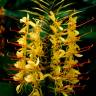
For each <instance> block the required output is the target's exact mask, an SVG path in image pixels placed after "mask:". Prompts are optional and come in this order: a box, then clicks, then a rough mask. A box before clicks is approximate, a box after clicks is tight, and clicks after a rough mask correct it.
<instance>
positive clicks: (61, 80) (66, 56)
mask: <svg viewBox="0 0 96 96" xmlns="http://www.w3.org/2000/svg"><path fill="white" fill-rule="evenodd" d="M49 17H50V19H51V20H52V21H53V24H52V25H50V28H51V30H52V35H50V41H51V43H52V52H51V55H52V57H51V64H50V65H51V68H52V69H53V71H52V72H51V75H52V78H53V79H54V80H55V84H56V92H60V93H63V94H64V96H65V95H66V96H67V94H69V93H70V92H72V91H73V87H74V84H76V83H78V82H79V80H78V75H79V74H80V72H79V70H77V69H75V68H74V66H75V65H76V64H77V63H78V60H76V59H75V56H76V57H82V55H81V54H79V51H80V48H79V46H78V45H77V44H76V42H77V41H78V40H79V37H78V35H79V32H78V31H77V30H76V19H77V17H73V16H72V14H71V15H69V18H68V21H67V28H66V29H63V27H62V20H61V21H60V20H57V19H56V18H55V15H54V13H53V12H50V16H49ZM63 47H64V48H63ZM62 59H63V61H62ZM66 82H67V83H66Z"/></svg>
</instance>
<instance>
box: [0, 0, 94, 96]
mask: <svg viewBox="0 0 96 96" xmlns="http://www.w3.org/2000/svg"><path fill="white" fill-rule="evenodd" d="M32 1H33V0H0V14H1V12H2V11H1V8H3V9H4V10H3V11H4V15H0V18H1V20H2V22H1V21H0V26H1V25H3V27H4V28H5V31H4V32H3V33H2V32H0V43H1V44H3V45H1V44H0V51H2V54H3V55H2V54H1V52H0V54H1V56H0V96H15V95H16V93H15V86H13V85H14V83H13V81H9V80H7V79H8V78H10V77H9V75H8V74H11V73H10V70H9V71H8V68H9V67H10V66H9V65H12V63H13V62H15V61H14V60H13V61H12V60H11V59H10V57H8V56H7V55H8V54H9V55H10V54H11V53H12V52H15V51H14V50H15V49H14V46H13V45H12V44H11V43H8V41H12V40H13V37H14V38H15V36H17V35H18V34H17V32H16V31H18V30H19V29H20V24H19V19H20V18H22V17H24V16H26V12H24V11H20V10H29V11H30V12H31V11H32V10H33V9H32V8H33V7H35V6H38V5H36V4H35V3H34V2H32ZM46 1H48V0H46ZM58 1H61V0H58ZM49 2H51V3H52V0H49ZM67 3H73V5H70V7H67V8H68V9H70V8H72V9H76V10H79V11H81V12H80V13H78V14H77V15H78V26H79V25H82V26H80V27H78V30H79V31H80V35H81V41H80V45H81V47H85V46H89V45H91V44H94V43H95V42H96V12H95V9H96V0H65V3H64V4H67ZM53 9H54V8H53ZM54 10H55V9H54ZM30 12H29V13H30ZM39 13H40V14H41V12H39ZM62 13H63V11H62V12H61V13H60V14H59V15H60V16H59V17H62V15H63V14H62ZM30 14H31V13H30ZM42 14H44V13H42ZM64 15H65V14H64ZM31 16H33V17H35V15H34V14H33V15H32V14H31ZM92 18H93V19H92ZM91 19H92V20H91ZM89 20H90V22H87V21H89ZM84 22H86V23H85V24H84ZM86 33H87V34H86ZM84 34H85V35H84ZM41 36H44V34H43V33H42V34H41ZM95 45H96V44H95ZM95 45H94V47H93V48H92V49H91V50H89V51H87V52H85V53H84V55H85V56H84V58H85V59H89V58H90V59H91V62H92V63H90V65H86V66H84V67H83V68H80V70H81V71H82V70H83V71H82V72H85V73H89V74H88V75H89V77H90V78H91V79H90V80H89V81H87V83H86V81H83V80H81V82H83V84H87V85H88V86H91V87H90V88H89V89H88V88H87V89H86V90H87V91H86V90H85V91H84V92H85V93H84V94H83V93H82V92H81V91H80V90H79V91H80V92H79V91H78V90H77V93H78V94H80V95H78V96H94V94H95V95H96V93H95V91H94V90H93V89H95V87H94V86H95V85H96V83H94V82H96V81H95V80H96V75H95V74H96V71H95V70H96V67H95V63H96V60H95V59H96V56H95V52H96V46H95ZM1 47H2V48H3V49H1ZM11 55H12V54H11ZM85 59H84V60H85ZM93 76H95V77H93ZM90 82H91V85H90V84H89V83H90ZM25 88H26V87H25ZM91 90H92V91H91ZM88 91H89V92H88ZM88 93H92V94H91V95H90V94H89V95H86V94H88ZM16 96H19V95H16ZM22 96H26V95H24V94H23V95H22ZM50 96H51V95H50ZM74 96H75V95H74Z"/></svg>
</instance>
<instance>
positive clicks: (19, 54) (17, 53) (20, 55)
mask: <svg viewBox="0 0 96 96" xmlns="http://www.w3.org/2000/svg"><path fill="white" fill-rule="evenodd" d="M23 55H24V54H23V51H22V50H18V51H17V52H16V56H17V58H22V57H23Z"/></svg>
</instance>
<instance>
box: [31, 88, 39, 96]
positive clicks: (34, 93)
mask: <svg viewBox="0 0 96 96" xmlns="http://www.w3.org/2000/svg"><path fill="white" fill-rule="evenodd" d="M29 96H30V95H29ZM32 96H40V93H39V91H38V90H37V89H35V90H34V92H33V94H32Z"/></svg>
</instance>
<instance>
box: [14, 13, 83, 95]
mask: <svg viewBox="0 0 96 96" xmlns="http://www.w3.org/2000/svg"><path fill="white" fill-rule="evenodd" d="M48 16H49V18H50V20H51V21H52V24H50V25H48V26H50V29H51V32H52V33H51V34H49V36H48V37H49V39H50V42H51V45H52V46H51V55H50V56H51V57H50V58H51V60H49V62H50V63H49V62H48V64H49V65H48V66H49V68H50V69H52V70H51V71H50V72H49V73H48V72H47V73H46V72H43V71H42V67H44V66H42V64H41V61H42V58H46V56H43V55H44V51H43V48H44V47H43V41H42V39H41V38H40V32H41V31H42V27H41V24H40V22H39V20H37V21H36V22H35V23H34V22H32V21H31V20H29V15H27V18H26V17H23V18H22V19H20V22H21V23H24V27H23V28H22V29H21V30H20V31H19V33H20V34H21V38H19V39H18V40H17V42H18V43H19V44H20V45H21V48H20V49H19V50H18V51H17V53H16V55H17V58H18V61H17V62H16V63H15V64H14V66H15V67H16V68H18V69H19V72H18V73H17V74H15V75H14V77H13V79H14V80H15V81H19V82H20V84H19V85H18V86H17V88H16V90H17V92H18V93H19V92H20V91H21V88H22V86H23V84H24V83H31V84H32V86H33V91H32V92H31V94H30V95H29V96H42V94H41V95H40V90H38V87H40V86H39V84H40V82H41V80H44V78H46V77H48V76H50V77H51V78H52V79H53V80H54V81H55V90H56V92H57V93H58V92H59V93H62V94H63V95H64V96H68V94H70V92H72V91H73V88H74V84H76V83H78V82H79V80H78V75H79V74H80V72H79V70H77V69H75V68H74V66H75V65H77V64H78V60H77V59H76V58H75V57H82V55H81V54H80V53H79V51H80V48H79V46H78V45H77V41H79V39H80V38H79V36H78V35H79V32H78V31H77V30H76V22H77V21H76V20H77V17H75V16H74V15H73V14H70V15H69V17H68V20H65V23H64V22H63V20H58V19H57V18H56V16H55V14H54V13H53V12H52V11H50V15H48ZM63 24H66V27H65V28H64V27H63V26H62V25H63ZM42 62H43V61H42ZM43 63H44V62H43ZM45 71H46V68H45ZM41 93H42V92H41Z"/></svg>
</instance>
